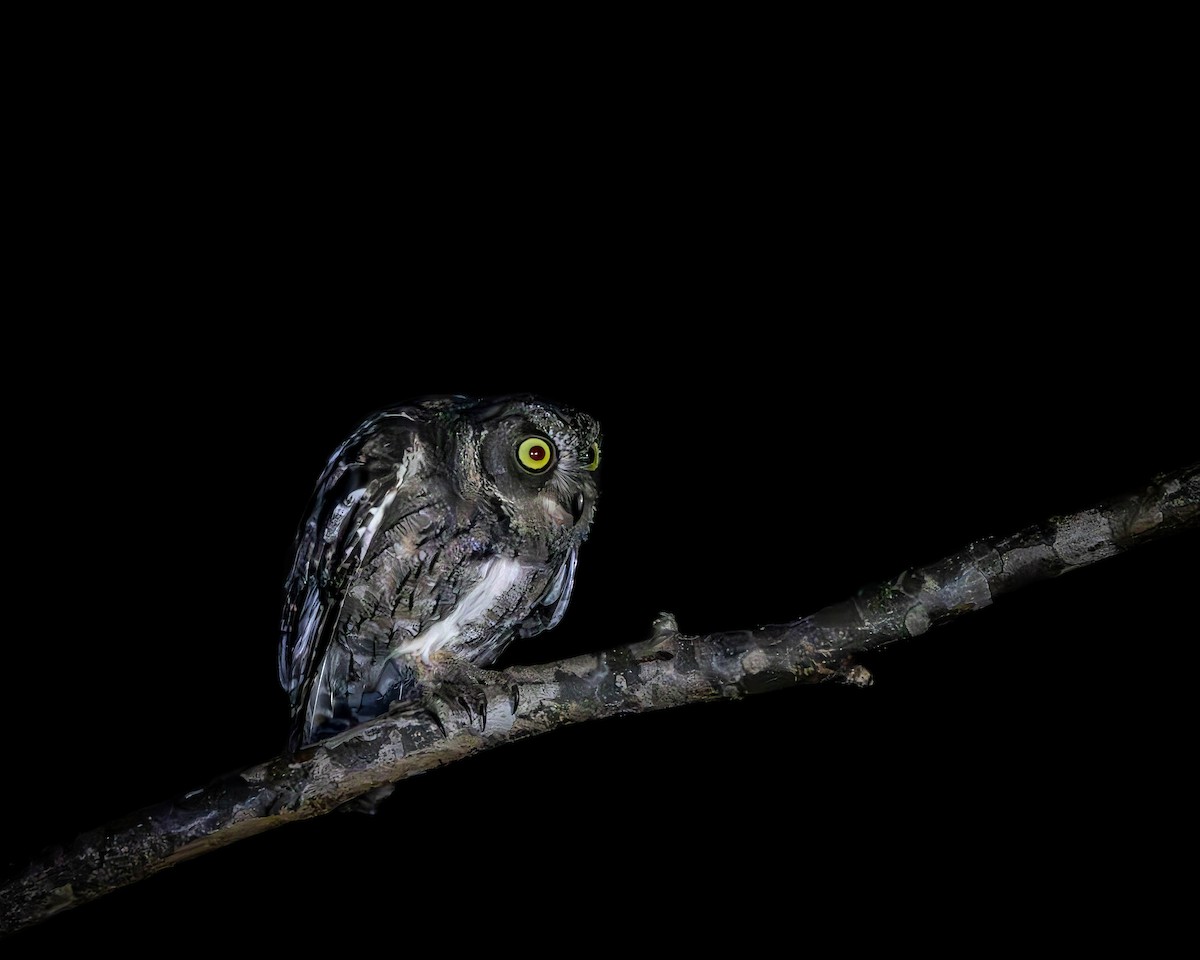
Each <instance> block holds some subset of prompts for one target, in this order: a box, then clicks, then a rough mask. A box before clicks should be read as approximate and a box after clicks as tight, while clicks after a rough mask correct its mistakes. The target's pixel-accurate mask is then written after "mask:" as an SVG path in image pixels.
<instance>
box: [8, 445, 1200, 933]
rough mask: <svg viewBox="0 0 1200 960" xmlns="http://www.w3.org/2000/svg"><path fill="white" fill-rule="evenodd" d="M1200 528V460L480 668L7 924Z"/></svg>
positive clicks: (169, 830)
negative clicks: (950, 539) (1083, 505)
mask: <svg viewBox="0 0 1200 960" xmlns="http://www.w3.org/2000/svg"><path fill="white" fill-rule="evenodd" d="M1198 526H1200V464H1197V465H1193V466H1191V467H1188V468H1186V469H1184V470H1181V471H1177V472H1175V473H1173V474H1170V475H1165V476H1161V477H1158V478H1157V479H1156V480H1155V481H1154V482H1152V483H1150V484H1148V485H1147V486H1146V487H1145V488H1144V489H1143V490H1141V491H1139V492H1138V493H1136V494H1134V495H1131V496H1127V497H1124V498H1121V499H1119V500H1114V501H1112V502H1110V503H1106V504H1101V505H1098V506H1095V507H1093V508H1090V509H1087V510H1083V511H1080V512H1078V513H1074V514H1070V515H1067V516H1062V517H1057V518H1054V519H1052V520H1049V521H1047V522H1045V523H1043V524H1039V525H1036V526H1033V527H1029V528H1027V529H1025V530H1022V531H1020V532H1019V533H1016V534H1014V535H1012V536H1008V537H1003V538H998V539H992V540H981V541H978V542H976V543H972V544H971V545H970V546H968V547H967V548H966V549H964V550H962V551H960V552H958V553H956V554H953V555H952V556H949V557H946V558H944V559H943V560H940V561H938V562H937V563H934V564H931V565H929V566H925V567H921V568H917V569H911V570H907V571H905V572H903V573H902V574H900V575H899V576H898V577H896V578H895V580H893V581H891V582H889V583H884V584H882V585H878V586H876V587H874V588H871V589H867V590H862V591H860V592H859V593H858V595H857V596H855V597H853V598H851V599H849V600H846V601H844V602H842V603H838V604H834V605H833V606H830V607H826V608H825V609H823V610H820V611H818V612H817V613H815V614H813V615H812V616H809V617H805V618H803V619H801V620H797V621H795V622H792V623H787V624H779V625H772V626H766V627H762V628H759V629H754V630H744V631H734V632H726V633H715V634H709V635H706V636H687V635H685V634H683V633H680V632H679V631H678V629H677V627H676V625H675V622H674V619H673V618H672V617H670V616H669V615H665V614H664V615H663V617H661V618H660V619H659V620H658V621H657V622H656V623H655V625H654V629H653V631H652V634H651V636H650V637H649V638H648V639H646V640H644V641H641V642H638V643H633V644H630V645H628V646H622V647H616V648H613V649H610V650H606V651H603V652H600V653H596V654H589V655H586V656H580V657H575V658H572V659H569V660H564V661H560V662H557V663H551V664H545V665H539V666H521V667H512V668H510V669H506V670H502V671H488V670H472V671H469V672H457V673H455V674H454V675H453V676H452V677H447V682H446V683H445V684H444V685H439V686H437V687H435V688H431V689H428V690H427V691H426V702H427V704H428V706H429V709H427V710H422V711H418V712H411V713H404V714H397V715H392V716H388V717H383V718H380V719H379V720H377V721H375V722H373V723H371V724H368V725H366V726H363V727H359V728H356V729H354V730H351V731H347V732H346V733H345V734H342V735H341V736H339V737H336V738H333V739H330V740H326V741H323V742H322V743H321V744H319V745H318V746H316V747H311V748H308V749H306V750H304V751H301V752H300V753H299V754H297V755H295V756H280V757H276V758H275V759H272V760H269V761H267V762H266V763H262V764H258V765H255V766H252V767H250V768H248V769H246V770H243V771H241V772H240V773H238V774H236V775H232V776H229V777H226V778H224V779H222V780H220V781H217V782H215V783H213V784H210V785H209V786H206V787H204V788H202V789H199V790H195V791H192V792H191V793H189V794H188V795H186V796H184V797H182V798H179V799H176V800H173V801H168V802H165V803H161V804H158V805H156V806H153V807H148V808H145V809H143V810H140V811H138V812H137V813H134V814H132V815H130V816H128V817H125V818H123V819H121V820H117V821H114V822H112V823H109V824H107V825H105V826H103V827H100V828H98V829H96V830H93V831H90V832H88V833H84V834H82V835H80V836H79V837H77V838H76V839H75V840H74V841H73V842H72V843H71V844H70V845H69V846H68V847H66V848H63V849H56V850H53V851H50V852H48V853H47V854H45V855H44V856H43V858H42V859H40V860H38V861H37V862H34V863H32V864H30V865H29V866H28V868H26V870H25V871H24V872H23V874H22V875H21V876H20V877H18V878H16V879H14V880H13V881H12V882H10V883H8V884H7V885H6V886H4V887H3V888H2V889H0V894H2V897H0V932H11V931H14V930H17V929H20V928H21V927H24V926H27V925H29V924H32V923H36V922H38V921H41V920H44V919H45V918H47V917H49V916H52V915H53V914H55V913H56V912H59V911H61V910H65V909H68V908H70V907H73V906H76V905H78V904H80V903H85V902H87V901H89V900H92V899H95V898H96V897H98V896H101V895H102V894H104V893H107V892H109V891H111V890H115V889H118V888H120V887H123V886H125V885H127V884H130V883H133V882H134V881H136V880H140V879H142V878H144V877H148V876H150V875H152V874H154V873H157V872H158V871H159V870H162V869H164V868H166V867H170V866H173V865H175V864H177V863H180V862H181V861H183V860H187V859H190V858H191V857H194V856H198V855H199V854H202V853H205V852H206V851H208V850H212V849H216V848H218V847H222V846H225V845H227V844H230V843H233V842H234V841H235V840H239V839H241V838H243V837H248V836H252V835H254V834H257V833H262V832H263V831H266V830H270V829H272V828H274V827H277V826H281V825H282V824H285V823H288V822H290V821H293V820H302V819H306V818H308V817H314V816H318V815H320V814H323V813H326V812H328V811H330V810H333V809H334V808H336V807H338V806H340V805H342V804H344V803H346V802H348V801H351V800H354V799H355V798H357V797H360V796H362V795H363V794H365V793H367V792H368V791H371V790H375V789H378V788H384V787H387V786H388V785H389V784H392V783H395V782H396V781H398V780H402V779H404V778H406V777H411V776H414V775H416V774H418V773H424V772H425V771H427V770H430V769H433V768H435V767H439V766H442V765H443V764H446V763H451V762H453V761H455V760H458V759H460V758H463V757H466V756H468V755H470V754H473V753H476V752H478V751H481V750H485V749H488V748H490V747H493V746H497V745H499V744H502V743H506V742H509V741H512V740H517V739H520V738H523V737H528V736H532V735H535V734H539V733H545V732H548V731H550V730H553V729H555V728H557V727H560V726H564V725H566V724H571V723H578V722H581V721H584V720H593V719H599V718H602V717H609V716H614V715H617V714H628V713H641V712H646V711H650V710H661V709H665V708H668V707H675V706H681V705H684V704H689V703H696V702H700V701H704V700H713V699H718V698H730V697H741V696H745V695H748V694H754V693H761V692H764V691H769V690H777V689H782V688H786V687H790V686H793V685H795V684H798V683H817V682H823V681H826V680H830V679H841V680H844V681H848V682H852V683H858V684H866V683H869V682H870V677H869V675H868V674H867V672H866V671H865V670H864V669H863V668H861V667H859V666H856V665H855V664H854V662H853V658H854V657H855V655H857V654H860V653H863V652H865V651H868V650H871V649H875V648H878V647H879V646H881V645H884V644H887V643H891V642H894V641H897V640H904V639H908V638H911V637H916V636H919V635H920V634H922V633H924V632H926V631H927V630H929V629H930V628H931V627H934V626H936V625H938V624H941V623H944V622H946V621H948V620H950V619H952V618H954V617H957V616H959V615H961V614H964V613H969V612H971V611H973V610H978V609H981V608H983V607H986V606H988V605H989V604H991V603H992V601H993V600H994V599H995V598H996V597H998V596H1000V595H1002V594H1004V593H1007V592H1008V591H1011V590H1014V589H1017V588H1019V587H1021V586H1024V585H1026V584H1028V583H1032V582H1034V581H1038V580H1044V579H1047V578H1050V577H1055V576H1058V575H1059V574H1061V573H1065V572H1067V571H1070V570H1075V569H1079V568H1081V567H1084V566H1087V565H1088V564H1091V563H1094V562H1096V561H1097V560H1103V559H1105V558H1107V557H1111V556H1114V555H1116V554H1118V553H1121V552H1123V551H1125V550H1127V549H1129V548H1130V547H1133V546H1135V545H1137V544H1140V543H1143V542H1146V541H1149V540H1152V539H1156V538H1159V537H1161V536H1163V535H1165V534H1169V533H1173V532H1177V531H1180V530H1183V529H1187V528H1192V529H1194V528H1196V527H1198Z"/></svg>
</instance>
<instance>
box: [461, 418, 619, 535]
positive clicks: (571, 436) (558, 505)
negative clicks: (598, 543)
mask: <svg viewBox="0 0 1200 960" xmlns="http://www.w3.org/2000/svg"><path fill="white" fill-rule="evenodd" d="M467 418H468V420H469V421H470V422H471V424H472V426H473V428H474V429H473V433H474V435H475V437H476V438H477V442H478V451H477V453H478V461H477V468H478V470H479V471H480V479H481V481H482V486H483V487H484V488H485V489H486V490H487V491H488V492H490V493H492V494H493V495H495V496H496V497H498V498H499V500H500V502H501V504H502V506H503V508H504V510H505V512H506V513H507V514H508V516H509V518H510V519H511V521H512V523H513V526H514V527H515V528H517V529H518V530H520V531H521V532H523V533H527V534H532V535H537V536H540V537H545V538H547V539H548V540H550V541H551V542H554V543H560V544H561V543H563V542H566V541H571V542H574V543H579V542H581V541H582V540H584V539H586V537H587V533H588V528H589V526H590V525H591V522H592V517H593V515H594V514H595V511H596V495H597V492H598V490H597V485H596V468H597V467H599V466H600V425H599V424H598V423H597V422H596V421H595V420H594V419H593V418H591V417H589V416H588V415H587V414H586V413H580V412H578V411H575V410H570V409H567V408H564V407H558V406H555V405H553V404H550V403H547V402H546V401H544V400H539V399H538V398H536V397H531V396H520V397H505V398H502V399H499V400H489V401H484V402H481V403H480V404H478V405H477V406H475V407H473V408H472V409H471V410H470V411H468V412H467Z"/></svg>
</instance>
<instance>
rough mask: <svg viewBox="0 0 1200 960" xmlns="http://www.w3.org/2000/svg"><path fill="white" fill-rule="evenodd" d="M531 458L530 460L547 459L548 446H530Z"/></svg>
mask: <svg viewBox="0 0 1200 960" xmlns="http://www.w3.org/2000/svg"><path fill="white" fill-rule="evenodd" d="M529 459H530V460H545V459H546V448H545V447H530V448H529Z"/></svg>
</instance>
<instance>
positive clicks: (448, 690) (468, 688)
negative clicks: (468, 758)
mask: <svg viewBox="0 0 1200 960" xmlns="http://www.w3.org/2000/svg"><path fill="white" fill-rule="evenodd" d="M482 672H483V671H480V670H479V668H478V667H473V666H472V665H471V664H465V663H456V664H447V665H444V666H441V667H439V669H438V670H437V671H436V672H434V673H433V674H432V675H431V676H429V677H428V678H426V680H425V682H424V684H423V689H422V695H421V703H422V705H423V707H424V708H425V710H426V711H427V712H428V713H429V714H430V715H431V716H432V717H433V719H434V721H435V722H436V723H437V725H438V727H439V728H440V729H441V731H442V735H443V736H446V731H447V730H448V729H454V728H457V727H460V726H462V723H463V721H462V714H464V713H465V714H466V725H467V727H468V728H472V727H473V728H476V729H478V730H479V732H480V733H482V732H483V731H484V730H485V729H486V728H487V711H488V699H487V693H486V692H485V691H484V687H483V683H482V679H481V678H480V677H479V676H477V673H482Z"/></svg>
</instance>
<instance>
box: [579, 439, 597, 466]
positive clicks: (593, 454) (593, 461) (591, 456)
mask: <svg viewBox="0 0 1200 960" xmlns="http://www.w3.org/2000/svg"><path fill="white" fill-rule="evenodd" d="M583 462H584V464H585V466H586V467H587V469H588V470H595V469H596V468H597V467H598V466H600V444H598V443H593V444H592V449H591V450H589V451H588V452H587V456H585V457H584V458H583Z"/></svg>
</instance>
